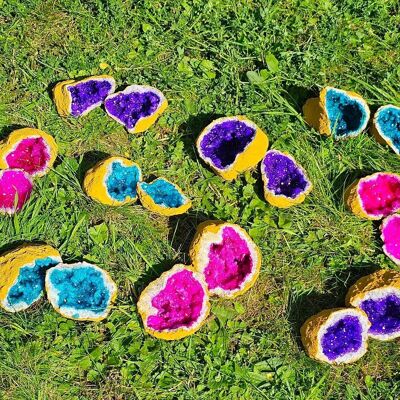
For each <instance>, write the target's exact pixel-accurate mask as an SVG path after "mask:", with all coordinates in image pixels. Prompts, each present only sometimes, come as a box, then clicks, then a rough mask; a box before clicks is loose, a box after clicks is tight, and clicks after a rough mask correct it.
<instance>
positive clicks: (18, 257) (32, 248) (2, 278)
mask: <svg viewBox="0 0 400 400" xmlns="http://www.w3.org/2000/svg"><path fill="white" fill-rule="evenodd" d="M46 257H54V258H56V259H59V261H60V262H61V255H60V253H59V252H58V250H56V249H55V248H53V247H51V246H49V245H39V244H23V245H21V246H18V247H16V248H15V249H12V250H9V251H7V252H5V253H3V254H2V255H1V256H0V304H1V305H3V303H4V301H5V300H6V298H7V295H8V292H9V290H10V289H11V287H12V286H14V284H15V283H16V281H17V279H18V276H19V272H20V269H21V268H23V267H24V266H26V265H29V264H32V263H34V262H35V261H36V260H39V259H43V258H46Z"/></svg>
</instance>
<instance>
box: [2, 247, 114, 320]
mask: <svg viewBox="0 0 400 400" xmlns="http://www.w3.org/2000/svg"><path fill="white" fill-rule="evenodd" d="M44 290H46V293H47V298H48V300H49V301H50V303H51V305H52V306H53V308H54V309H55V310H56V311H57V312H59V313H60V314H61V315H62V316H64V317H66V318H71V319H75V320H79V321H100V320H102V319H104V318H105V317H106V316H107V315H108V313H109V311H110V308H111V305H112V303H113V302H114V300H115V297H116V293H117V288H116V285H115V283H114V281H113V280H112V279H111V277H110V275H109V274H108V273H107V272H106V271H104V270H102V269H101V268H99V267H97V266H96V265H93V264H88V263H85V262H83V263H76V264H63V262H62V259H61V255H60V253H59V252H58V250H56V249H55V248H53V247H51V246H49V245H40V244H24V245H22V246H19V247H17V248H15V249H13V250H10V251H7V252H6V253H4V254H2V255H1V256H0V306H1V307H2V308H3V309H5V310H6V311H8V312H18V311H23V310H26V309H28V308H29V307H31V306H32V305H33V304H34V303H36V302H37V301H38V300H39V299H40V298H41V297H42V296H43V293H44Z"/></svg>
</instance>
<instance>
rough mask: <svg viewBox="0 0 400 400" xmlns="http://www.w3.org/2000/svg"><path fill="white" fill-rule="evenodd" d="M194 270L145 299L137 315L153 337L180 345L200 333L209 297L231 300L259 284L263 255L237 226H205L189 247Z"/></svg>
mask: <svg viewBox="0 0 400 400" xmlns="http://www.w3.org/2000/svg"><path fill="white" fill-rule="evenodd" d="M189 254H190V257H191V260H192V265H191V266H187V265H182V264H178V265H175V266H174V267H173V268H172V269H171V270H169V271H167V272H164V273H163V274H162V275H161V276H160V277H159V278H158V279H156V280H154V281H153V282H151V283H150V284H149V285H148V286H147V287H146V288H145V289H144V290H143V292H142V293H141V295H140V298H139V301H138V304H137V306H138V311H139V314H140V315H141V317H142V320H143V325H144V328H145V330H146V332H148V333H149V334H150V335H153V336H155V337H157V338H159V339H165V340H175V339H181V338H183V337H186V336H188V335H191V334H192V333H194V332H196V331H197V330H198V329H200V327H201V326H202V325H203V324H204V323H205V321H206V318H207V317H208V315H209V313H210V300H209V297H210V296H212V295H216V296H219V297H222V298H228V299H232V298H235V297H237V296H239V295H241V294H243V293H245V292H246V291H248V290H249V289H250V288H251V287H252V286H253V285H254V283H255V281H256V280H257V277H258V275H259V273H260V268H261V253H260V251H259V249H258V247H257V246H256V244H255V243H254V242H253V241H252V239H251V238H250V236H249V235H248V234H247V232H246V231H245V230H244V229H242V228H241V227H239V226H238V225H235V224H230V223H226V222H220V221H206V222H204V223H202V224H200V225H199V226H198V228H197V232H196V234H195V237H194V239H193V242H192V244H191V246H190V252H189Z"/></svg>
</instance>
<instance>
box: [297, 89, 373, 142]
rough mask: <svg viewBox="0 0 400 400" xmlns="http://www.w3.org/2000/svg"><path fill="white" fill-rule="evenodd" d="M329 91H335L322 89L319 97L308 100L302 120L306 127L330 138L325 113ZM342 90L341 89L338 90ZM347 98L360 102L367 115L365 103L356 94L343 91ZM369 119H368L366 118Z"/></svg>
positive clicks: (329, 129)
mask: <svg viewBox="0 0 400 400" xmlns="http://www.w3.org/2000/svg"><path fill="white" fill-rule="evenodd" d="M329 89H336V88H333V87H331V86H327V87H325V88H323V89H322V90H321V92H320V94H319V97H313V98H310V99H308V100H307V101H306V102H305V104H304V106H303V115H304V120H305V121H306V123H307V124H308V125H310V126H311V127H313V128H314V129H315V130H317V131H318V132H319V133H321V134H322V135H326V136H331V135H332V132H331V126H330V121H329V118H328V114H327V112H326V107H325V106H326V93H327V91H328V90H329ZM340 90H342V89H340ZM343 92H345V93H346V94H347V95H348V96H349V97H353V98H356V99H358V100H360V101H361V102H362V104H363V105H364V106H365V107H366V110H367V111H368V113H369V107H368V104H367V103H366V101H365V100H364V99H363V97H362V96H361V95H359V94H358V93H355V92H352V91H349V90H343ZM368 118H369V117H368Z"/></svg>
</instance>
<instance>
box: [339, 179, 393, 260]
mask: <svg viewBox="0 0 400 400" xmlns="http://www.w3.org/2000/svg"><path fill="white" fill-rule="evenodd" d="M345 202H346V205H347V207H348V208H349V209H350V210H351V211H352V212H353V213H354V214H355V215H356V216H358V217H359V218H364V219H369V220H380V219H382V218H384V220H383V222H382V224H381V228H380V229H381V238H382V241H383V251H384V253H385V254H386V255H387V256H388V257H389V258H390V259H391V260H393V261H394V262H395V263H396V264H397V265H400V215H398V214H396V213H398V212H399V211H400V175H398V174H394V173H390V172H377V173H375V174H372V175H369V176H366V177H364V178H361V179H359V180H357V181H356V182H354V183H353V184H352V185H350V186H349V187H348V188H347V189H346V192H345Z"/></svg>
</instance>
